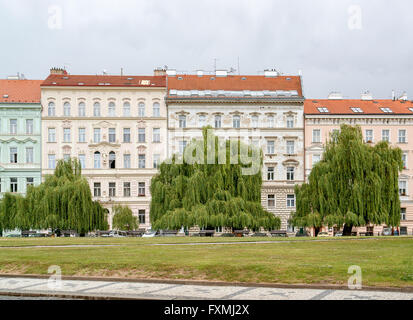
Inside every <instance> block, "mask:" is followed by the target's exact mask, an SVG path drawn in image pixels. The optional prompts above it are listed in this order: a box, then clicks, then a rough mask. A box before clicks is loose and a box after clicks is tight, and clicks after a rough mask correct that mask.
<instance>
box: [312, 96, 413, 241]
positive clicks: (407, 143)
mask: <svg viewBox="0 0 413 320" xmlns="http://www.w3.org/2000/svg"><path fill="white" fill-rule="evenodd" d="M304 112H305V154H306V156H305V157H306V159H305V164H306V167H305V174H306V178H307V177H308V175H309V174H310V172H311V169H312V167H313V165H314V164H316V163H317V162H318V161H320V160H321V157H322V153H323V151H324V146H325V143H326V141H327V139H328V138H329V135H330V133H331V132H332V131H333V130H339V129H340V125H341V124H349V125H359V126H360V127H361V129H362V132H363V137H364V140H365V142H366V143H371V144H374V143H377V142H379V141H382V140H384V141H388V142H390V143H391V144H392V145H393V146H397V147H399V148H401V149H402V150H403V162H404V170H403V171H402V173H401V174H400V176H399V193H400V201H401V209H400V214H401V228H400V232H401V233H402V234H406V233H408V234H412V233H413V102H412V101H408V100H407V96H406V95H403V96H402V97H400V98H399V99H388V100H376V99H373V96H372V95H371V94H370V93H364V94H362V96H361V99H343V97H342V95H341V94H339V93H332V94H330V96H329V98H328V99H307V100H306V101H305V104H304ZM382 227H383V226H369V227H368V228H369V231H372V230H373V232H374V234H377V233H378V232H381V230H382ZM364 231H366V228H359V232H364Z"/></svg>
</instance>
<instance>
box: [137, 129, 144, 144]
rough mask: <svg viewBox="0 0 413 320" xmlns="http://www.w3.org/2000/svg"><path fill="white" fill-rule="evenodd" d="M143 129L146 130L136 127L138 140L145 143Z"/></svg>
mask: <svg viewBox="0 0 413 320" xmlns="http://www.w3.org/2000/svg"><path fill="white" fill-rule="evenodd" d="M145 131H146V130H145V128H139V129H138V142H140V143H145V140H146V134H145Z"/></svg>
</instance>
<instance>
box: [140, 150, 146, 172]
mask: <svg viewBox="0 0 413 320" xmlns="http://www.w3.org/2000/svg"><path fill="white" fill-rule="evenodd" d="M145 158H146V157H145V155H144V154H140V155H139V156H138V159H139V163H138V167H139V169H144V168H145Z"/></svg>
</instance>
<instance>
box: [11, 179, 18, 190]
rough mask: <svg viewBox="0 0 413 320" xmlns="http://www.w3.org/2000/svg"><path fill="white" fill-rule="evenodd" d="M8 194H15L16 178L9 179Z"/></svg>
mask: <svg viewBox="0 0 413 320" xmlns="http://www.w3.org/2000/svg"><path fill="white" fill-rule="evenodd" d="M10 192H17V178H10Z"/></svg>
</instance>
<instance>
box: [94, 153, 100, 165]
mask: <svg viewBox="0 0 413 320" xmlns="http://www.w3.org/2000/svg"><path fill="white" fill-rule="evenodd" d="M93 160H94V168H95V169H100V152H99V151H96V152H95V154H94V159H93Z"/></svg>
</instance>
